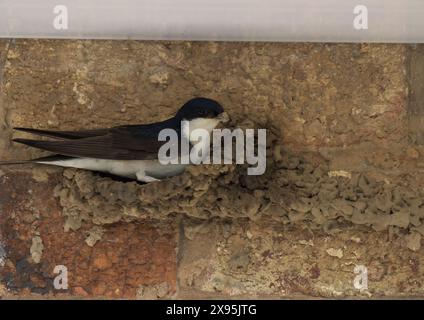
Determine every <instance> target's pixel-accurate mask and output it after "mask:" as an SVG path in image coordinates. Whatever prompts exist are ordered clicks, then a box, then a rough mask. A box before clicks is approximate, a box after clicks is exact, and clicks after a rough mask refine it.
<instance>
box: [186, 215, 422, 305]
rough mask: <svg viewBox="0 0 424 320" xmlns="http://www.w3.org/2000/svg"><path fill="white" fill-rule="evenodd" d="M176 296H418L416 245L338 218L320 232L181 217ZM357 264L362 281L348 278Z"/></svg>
mask: <svg viewBox="0 0 424 320" xmlns="http://www.w3.org/2000/svg"><path fill="white" fill-rule="evenodd" d="M184 232H185V238H184V240H183V245H182V246H181V247H182V248H183V252H181V261H180V267H179V271H178V277H179V283H180V297H186V298H194V297H198V296H202V297H229V296H232V297H250V298H252V297H299V296H314V297H349V296H360V297H374V298H378V297H386V296H409V297H412V296H423V294H424V288H423V284H424V276H423V274H424V273H423V263H424V258H423V253H424V251H423V249H422V248H421V249H418V250H417V251H416V252H412V251H407V250H405V249H403V246H404V245H403V242H404V239H403V238H401V237H398V236H394V237H391V236H390V234H389V233H387V232H385V233H376V232H372V231H370V230H367V229H362V228H358V227H356V228H352V227H351V226H345V227H344V228H343V229H342V230H341V232H338V233H336V234H326V233H324V232H322V231H317V230H311V229H308V228H302V227H299V226H298V227H292V226H283V225H281V224H278V223H273V222H270V221H256V222H241V221H214V222H212V223H211V222H209V223H208V222H203V223H200V224H199V222H198V221H197V222H195V221H191V220H186V221H185V222H184ZM355 266H365V267H366V268H367V272H368V289H366V290H365V289H364V290H359V289H357V288H355V286H354V280H355V278H356V277H357V276H358V274H359V273H358V271H356V273H355Z"/></svg>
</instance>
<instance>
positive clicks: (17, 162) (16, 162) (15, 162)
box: [0, 160, 32, 166]
mask: <svg viewBox="0 0 424 320" xmlns="http://www.w3.org/2000/svg"><path fill="white" fill-rule="evenodd" d="M27 163H32V161H31V160H21V161H16V160H14V161H0V166H12V165H17V164H27Z"/></svg>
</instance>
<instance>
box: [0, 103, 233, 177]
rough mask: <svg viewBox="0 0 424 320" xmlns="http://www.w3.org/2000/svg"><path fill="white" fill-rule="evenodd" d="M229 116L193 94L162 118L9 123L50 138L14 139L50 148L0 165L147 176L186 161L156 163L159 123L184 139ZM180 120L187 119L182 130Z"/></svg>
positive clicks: (169, 171) (177, 169)
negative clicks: (53, 126) (57, 127)
mask: <svg viewBox="0 0 424 320" xmlns="http://www.w3.org/2000/svg"><path fill="white" fill-rule="evenodd" d="M228 120H229V117H228V115H227V113H226V112H224V109H223V107H222V106H221V105H220V104H219V103H218V102H217V101H214V100H212V99H207V98H194V99H191V100H189V101H188V102H186V103H185V104H184V105H183V106H182V107H181V108H180V109H179V110H178V112H177V113H176V114H175V116H174V117H172V118H170V119H167V120H165V121H161V122H156V123H150V124H138V125H123V126H117V127H113V128H108V129H94V130H81V131H51V130H41V129H32V128H14V129H15V130H18V131H23V132H27V133H31V134H34V135H39V136H44V137H48V138H53V139H54V140H30V139H21V138H16V139H13V141H14V142H18V143H22V144H25V145H27V146H31V147H35V148H38V149H42V150H46V151H50V152H53V153H54V154H53V155H50V156H47V157H42V158H37V159H31V160H24V161H5V162H0V165H10V164H22V163H37V164H47V165H55V166H62V167H72V168H78V169H85V170H92V171H98V172H103V173H106V174H111V175H114V176H119V177H123V178H129V179H136V180H138V181H140V182H152V181H157V180H161V179H164V178H167V177H171V176H175V175H178V174H180V173H182V172H183V171H184V168H185V167H186V166H187V164H182V163H178V164H166V165H165V164H162V163H160V161H159V159H158V151H159V149H160V147H161V146H162V145H163V144H164V143H165V141H160V139H158V138H159V133H160V132H161V131H162V130H163V129H172V130H175V132H176V133H177V134H178V136H179V137H180V138H186V139H188V140H189V143H190V147H192V145H193V144H194V143H195V142H193V141H191V140H190V133H191V131H193V130H195V129H205V130H207V131H208V132H209V133H211V132H212V130H213V129H214V128H215V127H216V126H217V125H218V124H219V123H220V122H227V121H228ZM182 123H188V128H189V130H185V129H184V126H182V125H181V124H182ZM181 136H182V137H181Z"/></svg>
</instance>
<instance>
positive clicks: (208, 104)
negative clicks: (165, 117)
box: [175, 98, 229, 124]
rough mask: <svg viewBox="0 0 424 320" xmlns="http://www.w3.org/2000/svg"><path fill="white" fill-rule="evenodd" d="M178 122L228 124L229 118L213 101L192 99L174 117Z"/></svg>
mask: <svg viewBox="0 0 424 320" xmlns="http://www.w3.org/2000/svg"><path fill="white" fill-rule="evenodd" d="M175 116H176V118H178V119H180V120H187V121H190V122H192V121H194V122H198V121H201V120H202V121H207V120H210V121H209V122H211V123H212V122H216V124H218V123H219V122H228V121H229V116H228V114H227V113H226V112H224V108H223V107H222V106H221V105H220V104H219V103H218V102H217V101H215V100H212V99H208V98H194V99H191V100H189V101H187V102H186V103H185V104H184V105H183V106H182V107H181V108H180V110H178V112H177V114H176V115H175Z"/></svg>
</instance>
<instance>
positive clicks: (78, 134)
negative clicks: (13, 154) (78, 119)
mask: <svg viewBox="0 0 424 320" xmlns="http://www.w3.org/2000/svg"><path fill="white" fill-rule="evenodd" d="M13 129H15V130H18V131H23V132H28V133H32V134H36V135H38V136H43V137H50V138H59V139H81V138H89V137H97V136H102V135H105V134H107V133H108V131H109V130H110V129H93V130H81V131H52V130H41V129H32V128H19V127H17V128H13Z"/></svg>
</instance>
